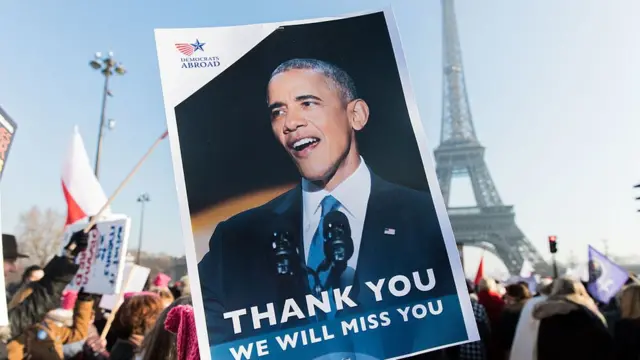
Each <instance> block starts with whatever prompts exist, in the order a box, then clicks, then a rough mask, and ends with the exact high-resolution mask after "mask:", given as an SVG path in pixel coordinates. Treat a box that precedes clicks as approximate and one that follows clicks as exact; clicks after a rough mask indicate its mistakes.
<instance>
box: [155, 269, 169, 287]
mask: <svg viewBox="0 0 640 360" xmlns="http://www.w3.org/2000/svg"><path fill="white" fill-rule="evenodd" d="M170 282H171V277H170V276H169V275H167V274H163V273H158V275H156V277H155V278H154V279H153V285H152V288H153V287H155V288H167V289H168V288H169V283H170Z"/></svg>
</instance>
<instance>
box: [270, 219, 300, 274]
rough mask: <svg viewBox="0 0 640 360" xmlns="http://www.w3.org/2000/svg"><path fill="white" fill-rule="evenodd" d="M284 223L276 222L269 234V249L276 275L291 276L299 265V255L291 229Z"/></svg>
mask: <svg viewBox="0 0 640 360" xmlns="http://www.w3.org/2000/svg"><path fill="white" fill-rule="evenodd" d="M287 225H288V224H287V223H286V222H284V221H277V223H276V225H275V226H274V230H273V232H272V233H271V247H272V248H273V255H274V257H275V262H276V272H277V273H278V275H283V276H291V275H293V274H294V273H295V272H296V271H297V270H298V266H299V264H300V253H299V251H298V247H297V246H296V243H297V241H296V239H295V236H294V235H293V234H294V233H293V231H291V230H290V229H291V227H290V226H287Z"/></svg>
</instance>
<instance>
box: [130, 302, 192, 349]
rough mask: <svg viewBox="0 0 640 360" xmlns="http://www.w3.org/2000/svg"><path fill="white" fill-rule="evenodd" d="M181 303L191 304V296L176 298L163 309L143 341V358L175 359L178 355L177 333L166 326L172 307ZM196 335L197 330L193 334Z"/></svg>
mask: <svg viewBox="0 0 640 360" xmlns="http://www.w3.org/2000/svg"><path fill="white" fill-rule="evenodd" d="M179 305H191V296H189V295H187V296H183V297H180V298H178V299H177V300H175V301H174V302H173V303H171V305H169V306H168V307H167V308H166V309H164V310H163V311H162V313H161V314H160V316H158V319H157V320H156V323H155V325H154V326H153V329H151V331H150V332H149V334H148V335H147V336H145V338H144V341H143V343H142V356H141V358H142V360H175V359H177V356H178V350H177V344H176V340H177V338H176V335H175V334H174V333H171V332H169V331H167V330H166V329H165V327H164V323H165V320H166V319H167V314H168V313H169V312H170V311H171V309H173V308H175V307H176V306H179ZM191 336H192V337H196V336H195V330H194V332H193V333H192V334H191Z"/></svg>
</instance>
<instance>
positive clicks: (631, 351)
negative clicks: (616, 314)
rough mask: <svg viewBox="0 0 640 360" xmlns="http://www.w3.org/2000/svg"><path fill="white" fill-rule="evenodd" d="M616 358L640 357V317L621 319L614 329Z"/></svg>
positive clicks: (632, 358) (626, 359) (632, 359)
mask: <svg viewBox="0 0 640 360" xmlns="http://www.w3.org/2000/svg"><path fill="white" fill-rule="evenodd" d="M613 342H614V348H615V354H616V356H615V359H616V360H638V359H640V319H622V320H619V321H618V322H617V323H616V324H615V326H614V330H613Z"/></svg>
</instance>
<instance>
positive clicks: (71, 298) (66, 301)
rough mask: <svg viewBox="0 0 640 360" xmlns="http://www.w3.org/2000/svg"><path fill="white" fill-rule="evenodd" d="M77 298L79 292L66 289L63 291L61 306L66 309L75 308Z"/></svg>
mask: <svg viewBox="0 0 640 360" xmlns="http://www.w3.org/2000/svg"><path fill="white" fill-rule="evenodd" d="M76 300H78V292H77V291H72V290H66V291H64V292H63V293H62V305H61V306H60V307H61V308H63V309H65V310H73V308H74V307H75V306H76Z"/></svg>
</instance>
